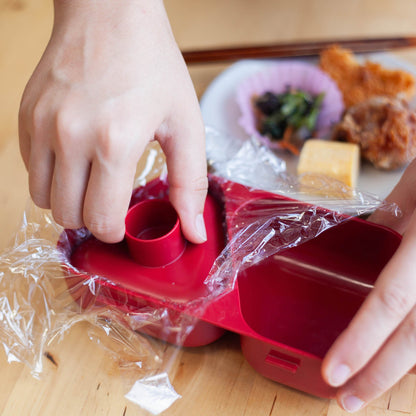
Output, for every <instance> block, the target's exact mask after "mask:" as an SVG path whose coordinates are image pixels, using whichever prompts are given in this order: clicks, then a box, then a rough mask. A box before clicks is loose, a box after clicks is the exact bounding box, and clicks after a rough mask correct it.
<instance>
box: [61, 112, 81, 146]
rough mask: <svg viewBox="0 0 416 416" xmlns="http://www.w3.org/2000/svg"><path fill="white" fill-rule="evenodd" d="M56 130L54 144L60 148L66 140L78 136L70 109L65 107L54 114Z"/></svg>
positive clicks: (76, 126)
mask: <svg viewBox="0 0 416 416" xmlns="http://www.w3.org/2000/svg"><path fill="white" fill-rule="evenodd" d="M56 130H57V135H56V137H55V140H56V145H57V146H58V148H60V149H62V148H64V145H65V144H67V143H68V141H72V140H74V139H76V138H77V137H79V136H80V134H79V128H78V125H77V122H76V118H75V116H74V114H73V113H72V111H70V110H68V109H66V108H63V109H60V110H59V111H58V113H57V114H56Z"/></svg>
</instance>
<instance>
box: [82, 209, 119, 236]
mask: <svg viewBox="0 0 416 416" xmlns="http://www.w3.org/2000/svg"><path fill="white" fill-rule="evenodd" d="M84 222H85V226H86V227H87V228H88V230H90V231H91V233H92V234H94V235H95V236H96V237H97V238H98V239H99V240H102V241H105V242H108V243H115V242H118V241H120V240H121V239H122V238H123V228H122V227H120V226H119V225H118V223H117V222H116V221H114V220H113V219H112V218H110V217H109V216H107V215H104V214H97V213H95V214H93V215H87V216H86V217H85V218H84Z"/></svg>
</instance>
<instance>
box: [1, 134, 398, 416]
mask: <svg viewBox="0 0 416 416" xmlns="http://www.w3.org/2000/svg"><path fill="white" fill-rule="evenodd" d="M206 133H207V155H208V162H209V165H210V170H211V173H212V174H213V175H215V178H216V179H215V181H214V186H213V189H212V193H213V195H214V196H215V197H216V198H218V199H219V200H221V201H220V202H221V203H224V199H225V200H226V203H227V206H228V207H230V206H234V207H240V206H244V203H245V202H246V198H247V194H245V196H244V197H242V196H241V195H240V196H239V195H234V196H233V195H232V194H229V195H227V189H228V188H229V187H230V186H231V187H232V183H233V182H238V183H241V184H243V185H244V189H245V190H246V191H247V192H248V194H250V193H251V192H253V195H254V194H255V192H256V191H255V190H256V189H263V190H267V191H269V192H270V193H276V194H282V195H286V196H289V197H291V198H295V197H298V196H299V195H300V193H299V189H298V182H297V179H296V178H295V177H293V176H291V175H289V174H288V173H287V172H286V167H285V163H284V162H283V161H282V160H280V159H279V158H277V157H276V155H275V154H273V153H272V152H271V151H269V150H268V149H266V148H264V147H262V146H261V145H259V144H258V143H257V142H255V141H250V140H248V141H246V142H245V143H243V144H242V143H238V142H237V141H233V140H232V139H231V138H227V137H225V136H224V135H222V134H221V133H219V132H217V131H215V130H214V129H212V128H207V131H206ZM227 143H228V147H227V146H226V145H225V144H227ZM161 160H163V155H161V153H160V151H159V150H157V148H156V147H155V146H153V147H150V148H149V150H148V152H147V155H146V157H145V164H144V167H143V169H142V170H141V172H139V174H138V176H137V180H136V185H137V186H139V187H140V190H139V194H141V197H144V198H146V197H148V198H154V197H155V195H153V194H152V195H151V194H149V195H147V194H146V192H147V191H146V189H147V188H143V187H144V186H145V185H146V184H150V182H149V181H150V179H151V178H155V177H158V178H159V180H160V182H162V183H166V168H165V165H164V163H163V162H161ZM229 180H231V181H232V182H229ZM230 183H231V185H230ZM150 188H151V186H150ZM219 188H221V192H219V191H218V189H219ZM143 189H144V190H143ZM162 189H164V191H163V192H162V193H166V192H168V188H167V186H165V187H164V188H162ZM224 192H225V193H224ZM221 193H222V195H221ZM136 195H137V191H136ZM161 196H164V195H161V194H159V195H158V197H161ZM304 196H305V195H304ZM308 203H309V205H308V206H307V209H305V208H303V210H302V211H301V212H300V211H299V208H296V209H295V208H294V205H293V202H290V201H289V202H287V203H285V202H284V201H280V202H279V203H276V201H275V200H273V199H272V198H271V199H270V198H265V199H261V200H260V201H257V202H256V204H255V206H253V207H251V208H250V209H247V210H244V209H240V210H239V215H238V217H237V219H235V218H234V220H233V221H235V222H234V223H233V224H234V225H237V226H238V227H237V228H238V231H237V232H235V233H234V234H233V235H232V236H231V237H230V236H228V237H229V238H228V240H227V241H226V244H225V248H224V250H223V251H222V252H221V254H220V255H219V256H218V258H217V259H216V260H215V261H214V263H213V265H212V269H211V271H210V273H209V274H208V275H207V276H206V278H205V280H204V285H205V286H206V290H205V292H204V296H201V297H197V298H195V299H189V300H187V301H186V302H184V303H181V304H179V303H178V302H177V301H176V302H174V301H172V300H171V299H158V300H157V302H142V303H140V304H136V305H134V307H133V306H132V305H129V303H128V298H127V297H126V299H125V300H124V303H123V300H120V299H117V301H115V302H110V301H107V302H102V299H103V298H105V299H107V300H108V299H109V298H111V296H112V293H113V292H112V290H111V288H112V287H113V286H114V284H113V282H111V281H108V279H106V278H105V277H104V276H96V275H89V276H87V278H85V273H84V274H83V278H82V279H80V278H79V276H80V273H81V271H78V270H76V269H75V268H74V266H73V265H72V264H71V257H70V256H71V251H72V250H73V248H74V247H76V246H77V245H78V244H80V243H82V242H83V241H86V240H87V239H89V238H91V235H90V233H89V232H88V231H87V230H85V229H80V230H75V231H64V230H63V229H62V227H60V226H58V225H57V224H56V223H55V222H54V220H53V218H52V216H51V214H50V212H49V211H45V210H41V209H39V208H37V207H35V206H34V205H33V204H32V203H31V202H29V203H28V206H27V209H26V211H25V213H24V217H23V220H22V224H21V227H20V229H19V230H18V232H17V233H16V236H15V239H14V243H13V244H12V245H11V246H10V247H9V248H7V249H6V250H5V251H4V252H3V253H1V256H0V341H1V343H2V345H3V347H4V350H5V352H6V354H7V358H8V360H9V362H12V361H19V362H23V363H25V364H26V365H27V366H29V367H30V369H31V371H32V373H33V375H34V376H40V375H41V373H42V369H43V366H42V361H43V356H44V353H45V351H46V348H47V347H48V346H49V345H50V344H51V343H52V342H54V341H55V340H59V339H61V338H62V336H64V334H65V333H66V331H67V330H68V329H69V328H70V327H71V326H73V325H74V324H76V323H78V322H82V321H84V322H88V323H89V324H90V330H89V336H90V338H91V340H93V341H94V342H96V343H97V344H98V345H100V346H102V347H103V348H105V349H106V350H107V351H108V352H109V354H111V355H112V356H114V357H115V358H116V359H117V362H119V363H120V365H121V367H123V368H125V369H128V370H130V371H133V372H134V374H135V376H134V377H135V382H134V383H133V384H132V385H131V386H130V387H131V390H130V391H129V392H128V394H127V395H126V397H127V398H128V399H130V400H132V401H134V402H135V403H137V404H138V405H139V406H141V407H142V408H144V409H145V410H146V411H148V412H150V413H153V414H158V413H160V412H162V411H163V410H165V409H166V408H168V407H169V406H170V405H171V404H172V403H173V402H174V401H175V400H176V399H177V398H178V397H180V396H179V395H178V394H177V393H176V392H175V391H174V388H173V387H172V385H171V384H170V382H169V370H170V369H171V367H172V363H173V362H174V361H175V357H176V354H177V351H178V350H177V348H168V349H166V348H165V346H166V344H165V343H166V342H167V341H169V342H174V343H175V344H177V345H179V346H180V345H183V343H184V340H185V339H186V337H187V335H188V334H189V333H190V332H191V331H192V330H193V328H194V327H195V325H196V323H197V321H198V318H199V317H202V316H203V314H204V311H205V310H206V308H207V306H208V305H209V304H210V302H212V301H213V300H214V299H216V298H218V297H219V296H220V295H223V294H225V293H226V292H227V291H230V290H232V289H233V287H234V284H235V281H236V278H237V276H238V274H239V272H240V271H241V270H243V269H244V268H246V267H250V266H251V265H253V264H256V263H258V262H260V261H261V260H263V259H265V258H267V257H268V256H271V255H274V254H276V253H278V252H280V251H282V250H284V249H286V248H290V247H294V246H296V245H299V244H302V243H303V242H305V241H308V240H310V239H312V238H314V237H316V236H317V235H319V234H320V233H322V232H323V231H325V230H326V229H328V228H330V227H332V226H335V225H337V224H339V223H341V222H343V221H345V220H346V219H347V216H346V215H345V212H346V211H348V212H349V213H352V214H353V215H361V214H365V213H369V212H372V211H373V210H374V209H376V208H379V209H388V210H391V211H392V215H398V213H397V208H396V207H395V206H393V205H388V204H385V203H383V202H382V201H380V200H379V199H378V198H377V197H375V196H373V195H367V194H363V193H360V192H355V193H354V198H352V199H351V198H350V199H344V198H340V199H331V200H329V199H326V198H321V199H315V200H314V199H313V197H312V199H311V200H309V201H308ZM323 205H326V206H329V208H330V209H326V210H322V209H320V208H318V207H320V206H323ZM224 209H225V208H224ZM230 212H231V214H230ZM230 212H228V213H225V216H224V217H225V222H224V224H227V221H229V220H230V217H229V215H232V210H231V211H230ZM81 274H82V273H81ZM71 277H72V278H73V280H72V282H71ZM68 282H71V284H69V283H68ZM74 282H75V283H74ZM103 282H105V283H106V284H103ZM149 327H157V328H159V331H158V338H155V337H152V336H151V335H149V334H148V333H149V331H143V329H146V328H149ZM160 328H161V329H162V330H160ZM130 374H131V373H130ZM129 377H131V375H130V376H129Z"/></svg>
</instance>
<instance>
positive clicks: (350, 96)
mask: <svg viewBox="0 0 416 416" xmlns="http://www.w3.org/2000/svg"><path fill="white" fill-rule="evenodd" d="M320 67H321V69H322V70H323V71H325V72H326V73H327V74H328V75H329V76H330V77H331V78H332V79H333V80H334V81H335V82H336V83H337V85H338V87H339V89H340V90H341V92H342V95H343V98H344V104H345V106H346V107H347V108H348V107H350V106H352V105H356V104H358V103H360V102H362V101H365V100H367V99H368V98H370V97H373V96H378V95H383V96H389V97H396V96H398V95H399V96H400V97H401V98H408V99H409V98H411V97H412V96H413V94H414V92H415V79H414V77H413V76H412V75H411V74H409V73H408V72H405V71H402V70H390V69H386V68H384V67H383V66H381V65H380V64H378V63H375V62H370V61H366V62H365V63H364V64H362V65H361V64H359V63H358V61H357V60H356V59H355V57H354V55H353V54H352V53H351V51H349V50H347V49H343V48H340V47H338V46H336V45H335V46H332V47H330V48H328V49H326V50H324V51H323V52H322V53H321V55H320Z"/></svg>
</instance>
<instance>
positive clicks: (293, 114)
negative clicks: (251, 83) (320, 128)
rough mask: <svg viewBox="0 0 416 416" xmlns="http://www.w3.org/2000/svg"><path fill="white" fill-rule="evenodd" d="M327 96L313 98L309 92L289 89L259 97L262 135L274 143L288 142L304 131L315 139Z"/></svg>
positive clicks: (258, 109) (258, 117)
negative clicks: (275, 141)
mask: <svg viewBox="0 0 416 416" xmlns="http://www.w3.org/2000/svg"><path fill="white" fill-rule="evenodd" d="M324 95H325V94H324V93H321V94H319V95H316V96H313V95H312V94H310V93H308V92H306V91H302V90H291V89H288V90H287V91H286V92H284V93H281V94H275V93H272V92H270V91H267V92H265V93H264V94H262V95H261V96H258V97H255V98H254V106H255V108H256V110H257V128H258V130H259V132H260V134H262V135H264V136H268V137H270V138H271V139H272V140H282V139H283V140H285V141H287V140H288V139H289V138H290V137H289V136H292V133H294V132H296V131H299V130H300V129H306V130H307V131H308V133H309V136H310V135H312V133H313V131H314V129H315V126H316V122H317V120H318V116H319V112H320V110H321V105H322V101H323V99H324ZM289 150H291V149H289Z"/></svg>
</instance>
